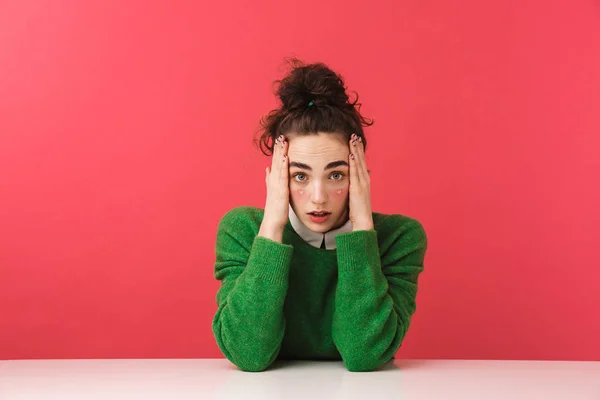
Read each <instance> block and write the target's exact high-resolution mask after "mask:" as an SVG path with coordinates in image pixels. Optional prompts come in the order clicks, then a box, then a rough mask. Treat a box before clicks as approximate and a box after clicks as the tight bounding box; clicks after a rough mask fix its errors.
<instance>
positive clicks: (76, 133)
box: [0, 0, 600, 360]
mask: <svg viewBox="0 0 600 400" xmlns="http://www.w3.org/2000/svg"><path fill="white" fill-rule="evenodd" d="M291 55H296V56H299V57H301V58H303V59H305V60H307V61H324V62H326V63H328V64H329V65H330V66H331V67H333V68H334V69H337V70H338V71H339V72H341V73H342V74H343V75H344V76H345V77H346V79H347V83H348V85H349V86H350V89H353V90H357V91H358V92H359V93H360V96H361V99H362V102H363V104H364V106H363V111H364V112H365V114H367V115H368V116H373V117H374V118H375V120H376V123H375V125H374V126H373V127H372V128H370V129H369V130H368V134H369V136H370V137H369V139H370V148H369V149H368V150H369V154H368V160H367V161H368V163H369V168H370V169H371V170H372V175H371V176H372V180H373V184H372V185H373V203H374V209H375V210H376V211H380V212H390V213H391V212H396V213H403V214H406V215H410V216H412V217H415V218H417V219H419V220H420V221H421V222H422V223H423V225H424V226H425V228H426V230H427V232H428V235H429V243H430V247H429V252H428V254H427V258H426V265H425V270H426V271H425V273H424V274H423V275H422V279H421V281H420V284H421V289H420V292H419V297H418V309H417V313H416V315H415V317H414V320H413V325H412V327H411V330H410V331H409V334H408V337H407V338H406V340H405V343H404V346H403V348H402V349H401V350H400V352H399V354H398V356H400V357H412V358H500V359H576V360H600V340H598V338H600V316H599V315H600V314H599V311H598V309H599V308H600V256H599V252H598V248H599V245H598V237H600V235H599V233H598V232H599V229H600V211H599V210H598V208H599V205H600V177H599V175H600V173H599V172H600V161H599V160H600V155H599V147H600V139H599V133H600V7H599V6H598V3H597V2H596V1H594V0H588V1H583V0H579V1H569V2H567V1H559V0H553V1H547V0H544V1H541V0H539V1H516V0H515V1H507V2H482V1H478V0H468V1H462V2H448V1H444V0H433V1H423V0H410V1H403V2H392V1H371V2H364V1H335V2H321V1H312V0H306V1H302V2H281V1H252V2H250V1H234V2H211V3H210V4H207V2H195V1H187V2H173V1H167V0H164V1H152V2H147V1H76V0H72V1H66V0H63V1H33V0H21V1H16V0H15V1H2V2H1V3H0V358H1V359H12V358H80V357H81V358H96V357H103V358H112V357H150V358H153V357H221V354H220V352H219V350H218V348H217V346H216V344H215V342H214V339H213V336H212V331H211V321H212V316H213V314H214V312H215V310H216V304H215V294H216V291H217V289H218V282H217V281H215V280H214V278H213V275H212V273H213V261H214V253H213V251H214V250H213V249H214V242H215V231H216V226H217V223H218V220H219V218H220V216H221V215H223V214H224V213H225V212H226V211H227V210H228V209H230V208H231V207H234V206H238V205H255V206H263V205H264V167H265V166H266V165H267V164H268V162H269V160H268V159H267V158H265V157H263V156H262V155H260V154H259V153H258V152H256V150H255V149H254V148H253V146H252V134H253V132H254V131H255V129H256V128H257V123H258V119H259V117H260V116H261V114H263V113H265V112H267V111H268V110H269V109H270V108H271V107H273V106H274V105H275V104H276V103H275V99H274V98H273V96H272V94H271V91H270V88H271V83H272V81H273V80H274V79H276V78H278V77H280V76H281V73H283V71H282V70H281V68H279V66H280V65H281V63H282V60H283V58H284V57H285V56H291Z"/></svg>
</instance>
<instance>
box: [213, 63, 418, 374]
mask: <svg viewBox="0 0 600 400" xmlns="http://www.w3.org/2000/svg"><path fill="white" fill-rule="evenodd" d="M277 83H278V84H279V86H278V89H277V95H278V97H279V99H280V100H281V106H280V107H279V108H277V109H275V110H272V111H271V112H270V113H269V114H268V115H267V116H266V117H264V118H263V119H262V120H261V126H262V129H261V136H260V138H259V139H258V142H259V146H260V149H261V150H262V151H263V153H265V154H266V155H272V161H271V166H270V167H267V168H266V186H267V195H266V204H265V208H264V209H260V208H255V207H246V206H244V207H236V208H234V209H232V210H230V211H229V212H227V213H226V214H225V215H224V216H223V217H222V218H221V220H220V222H219V226H218V230H217V242H216V262H215V278H216V279H218V280H220V281H221V286H220V289H219V291H218V293H217V296H216V299H217V304H218V310H217V312H216V314H215V316H214V319H213V325H212V328H213V333H214V335H215V338H216V341H217V344H218V345H219V348H220V349H221V351H222V352H223V354H224V355H225V357H227V359H229V360H230V361H231V362H232V363H234V364H235V365H237V366H238V367H239V368H240V369H242V370H245V371H262V370H265V369H266V368H268V367H269V366H270V365H271V364H272V363H273V361H275V360H276V359H305V360H343V363H344V365H345V367H346V368H347V369H348V370H350V371H371V370H374V369H376V368H378V367H380V366H381V365H382V364H384V363H386V362H387V361H389V360H391V359H392V358H393V357H394V354H395V352H396V351H397V350H398V348H399V347H400V345H401V343H402V340H403V339H404V336H405V335H406V332H407V330H408V327H409V325H410V319H411V317H412V315H413V313H414V312H415V297H416V294H417V280H418V277H419V274H420V273H421V271H422V270H423V259H424V257H425V252H426V249H427V238H426V235H425V232H424V230H423V226H422V225H421V224H420V223H419V222H418V221H417V220H415V219H413V218H410V217H408V216H404V215H401V214H382V213H377V212H372V210H371V199H370V179H369V170H368V169H367V166H366V163H365V149H366V144H367V141H366V138H365V135H364V131H363V126H365V127H366V126H369V125H371V124H372V122H369V121H367V120H366V119H365V118H364V117H363V116H361V114H360V111H359V110H360V104H358V96H357V98H356V99H355V100H354V101H350V100H349V98H348V95H347V94H346V88H345V86H344V82H343V80H342V78H341V77H340V76H339V75H338V74H336V73H335V72H334V71H332V70H331V69H329V68H328V67H327V66H326V65H324V64H322V63H316V64H308V65H307V64H303V63H302V62H300V61H298V60H292V62H291V69H290V71H289V73H288V75H287V76H286V77H285V78H284V79H282V80H280V81H277ZM396 184H397V183H396V182H391V186H390V189H392V193H393V192H394V190H393V189H395V188H394V187H393V186H392V185H396Z"/></svg>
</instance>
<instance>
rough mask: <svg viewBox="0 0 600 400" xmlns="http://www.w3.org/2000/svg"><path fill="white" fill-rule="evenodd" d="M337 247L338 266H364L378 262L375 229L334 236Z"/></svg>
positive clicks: (344, 267)
mask: <svg viewBox="0 0 600 400" xmlns="http://www.w3.org/2000/svg"><path fill="white" fill-rule="evenodd" d="M335 243H336V246H337V248H338V251H337V257H338V268H339V269H340V270H342V269H345V270H347V269H350V270H352V269H354V268H364V266H365V264H372V263H373V262H375V263H377V262H379V245H378V243H377V231H375V230H364V231H353V232H348V233H343V234H341V235H337V236H336V237H335Z"/></svg>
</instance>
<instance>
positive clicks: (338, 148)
mask: <svg viewBox="0 0 600 400" xmlns="http://www.w3.org/2000/svg"><path fill="white" fill-rule="evenodd" d="M349 154H350V150H349V148H348V144H347V143H346V142H345V140H344V139H342V138H340V135H332V134H318V135H306V136H296V137H291V138H290V139H289V147H288V155H289V157H290V161H293V160H294V159H295V158H297V160H296V161H301V162H302V161H309V160H310V161H312V162H323V163H325V164H327V163H329V162H331V161H337V160H338V159H339V158H340V157H342V159H347V158H348V155H349ZM303 159H304V160H303Z"/></svg>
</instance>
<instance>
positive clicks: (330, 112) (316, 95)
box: [255, 58, 373, 155]
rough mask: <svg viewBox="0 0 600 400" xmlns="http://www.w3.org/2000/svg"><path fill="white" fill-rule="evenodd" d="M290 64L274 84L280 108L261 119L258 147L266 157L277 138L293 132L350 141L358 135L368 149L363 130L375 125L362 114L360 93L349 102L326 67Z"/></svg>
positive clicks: (338, 78)
mask: <svg viewBox="0 0 600 400" xmlns="http://www.w3.org/2000/svg"><path fill="white" fill-rule="evenodd" d="M287 62H288V64H289V66H290V68H291V70H290V71H289V73H288V74H287V75H286V76H285V77H284V78H283V79H281V80H277V81H275V84H277V88H276V89H275V95H277V96H278V98H279V100H280V101H281V105H280V107H279V108H276V109H274V110H271V111H270V112H269V113H268V114H267V115H265V116H263V117H262V118H261V119H260V126H261V127H260V129H259V131H258V135H257V137H256V139H255V143H256V144H257V145H258V147H259V148H260V150H261V151H262V152H263V154H265V155H271V154H272V153H273V143H274V141H275V140H276V139H277V137H278V136H279V135H285V134H287V133H290V132H293V133H294V134H299V135H309V134H316V133H318V132H326V133H340V134H342V135H344V136H345V137H346V138H347V140H350V136H351V135H352V133H356V134H357V135H358V136H359V137H361V138H362V141H363V143H364V146H365V149H366V147H367V140H366V138H365V135H364V132H363V127H366V126H371V125H373V120H372V119H366V118H364V117H363V116H362V115H361V114H360V106H361V104H360V103H359V102H358V93H356V92H354V94H355V95H356V98H355V100H354V101H350V99H349V97H348V95H347V94H346V87H345V86H344V80H343V78H342V77H341V76H340V75H339V74H336V73H335V72H334V71H332V70H331V69H329V67H327V66H326V65H325V64H323V63H315V64H305V63H303V62H302V61H300V60H298V59H296V58H291V59H288V60H287Z"/></svg>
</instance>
